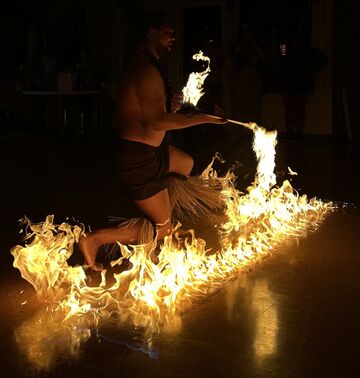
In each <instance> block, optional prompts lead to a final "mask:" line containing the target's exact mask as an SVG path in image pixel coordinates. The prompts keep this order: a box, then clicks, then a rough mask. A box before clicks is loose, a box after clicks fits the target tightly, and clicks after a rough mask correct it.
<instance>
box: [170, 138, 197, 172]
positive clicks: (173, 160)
mask: <svg viewBox="0 0 360 378" xmlns="http://www.w3.org/2000/svg"><path fill="white" fill-rule="evenodd" d="M169 160H170V166H169V172H174V173H179V174H181V175H184V176H189V175H190V173H191V170H192V169H193V166H194V159H193V158H192V157H191V156H190V155H189V154H187V153H186V152H184V151H182V150H180V149H179V148H177V147H174V146H171V145H170V146H169Z"/></svg>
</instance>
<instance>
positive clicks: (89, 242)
mask: <svg viewBox="0 0 360 378" xmlns="http://www.w3.org/2000/svg"><path fill="white" fill-rule="evenodd" d="M79 247H80V250H81V252H82V253H83V255H84V257H85V265H86V267H87V268H90V269H92V270H94V271H95V272H100V271H101V270H102V269H103V267H102V265H101V264H99V263H97V262H96V261H95V260H96V255H97V251H98V245H97V243H96V241H95V236H94V235H92V234H91V233H88V234H86V235H83V236H81V237H80V240H79Z"/></svg>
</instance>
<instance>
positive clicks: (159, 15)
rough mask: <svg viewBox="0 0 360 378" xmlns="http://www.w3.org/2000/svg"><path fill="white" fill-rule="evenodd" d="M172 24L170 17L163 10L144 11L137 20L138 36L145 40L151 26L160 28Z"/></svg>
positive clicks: (142, 40) (139, 38)
mask: <svg viewBox="0 0 360 378" xmlns="http://www.w3.org/2000/svg"><path fill="white" fill-rule="evenodd" d="M166 25H170V22H169V17H168V16H167V14H166V13H165V12H163V11H161V10H151V11H146V12H142V13H140V14H139V15H138V18H137V20H136V26H137V27H136V37H137V39H138V40H139V41H141V42H144V41H146V39H147V37H148V33H149V30H150V29H151V28H154V29H157V30H159V29H160V28H161V27H162V26H166Z"/></svg>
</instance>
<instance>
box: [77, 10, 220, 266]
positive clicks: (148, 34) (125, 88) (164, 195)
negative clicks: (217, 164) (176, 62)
mask: <svg viewBox="0 0 360 378" xmlns="http://www.w3.org/2000/svg"><path fill="white" fill-rule="evenodd" d="M139 25H141V27H142V30H141V35H140V37H141V38H140V39H141V43H140V44H139V47H138V49H137V50H136V52H135V53H134V55H133V56H132V58H131V59H130V61H129V63H128V65H127V68H126V69H125V71H124V75H123V79H122V82H121V84H120V87H119V96H118V103H117V119H116V130H117V134H118V136H119V139H118V162H117V163H118V171H119V177H120V178H119V181H120V183H121V184H122V186H123V187H124V188H125V189H126V191H127V192H128V193H129V195H130V196H131V197H132V199H133V201H134V203H135V205H136V207H137V208H138V209H139V210H140V211H141V212H142V213H143V215H144V216H145V217H147V218H148V219H149V220H150V221H151V222H152V224H153V225H154V228H155V230H156V232H157V237H158V240H161V239H163V238H164V236H166V235H168V234H169V233H170V231H171V205H170V199H169V192H168V188H167V178H168V174H169V173H177V174H180V175H183V176H188V175H190V172H191V170H192V168H193V164H194V161H193V158H192V157H191V156H190V155H188V154H186V153H185V152H183V151H181V150H180V149H178V148H176V147H174V146H171V145H169V144H168V141H167V138H166V133H167V131H168V130H174V129H182V128H186V127H190V126H194V125H198V124H203V123H214V124H224V123H226V122H227V121H226V119H223V118H216V117H211V116H209V115H206V114H201V113H192V112H190V113H187V114H180V113H177V110H179V108H180V101H179V100H180V98H179V96H172V94H171V89H170V82H169V78H168V76H167V73H166V70H165V69H164V66H163V65H162V64H161V63H160V57H161V56H162V54H164V53H166V52H169V51H171V49H172V47H173V44H174V41H175V38H174V30H173V28H172V27H171V26H170V24H169V23H168V22H167V20H166V18H165V16H164V15H163V14H162V13H160V12H151V13H147V14H146V15H145V16H144V19H143V20H139ZM140 230H141V223H139V222H134V223H133V224H132V225H131V226H129V227H126V228H121V227H111V228H106V229H100V230H96V231H94V232H88V233H86V235H85V236H83V237H82V238H81V239H80V249H81V251H82V252H83V254H84V256H85V262H86V264H87V265H88V266H89V267H90V268H91V269H93V270H95V271H99V270H101V265H100V264H98V263H97V262H96V261H95V260H96V255H97V251H98V249H99V248H100V246H102V245H104V244H112V243H116V242H120V243H122V244H129V243H131V244H136V243H137V242H138V239H139V234H140Z"/></svg>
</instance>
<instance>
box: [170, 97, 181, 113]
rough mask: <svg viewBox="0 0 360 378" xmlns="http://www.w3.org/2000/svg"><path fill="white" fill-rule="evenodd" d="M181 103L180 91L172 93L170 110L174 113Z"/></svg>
mask: <svg viewBox="0 0 360 378" xmlns="http://www.w3.org/2000/svg"><path fill="white" fill-rule="evenodd" d="M182 103H183V95H182V94H181V93H177V94H174V95H173V97H172V99H171V112H172V113H176V112H177V111H178V110H179V109H180V108H181V105H182Z"/></svg>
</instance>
